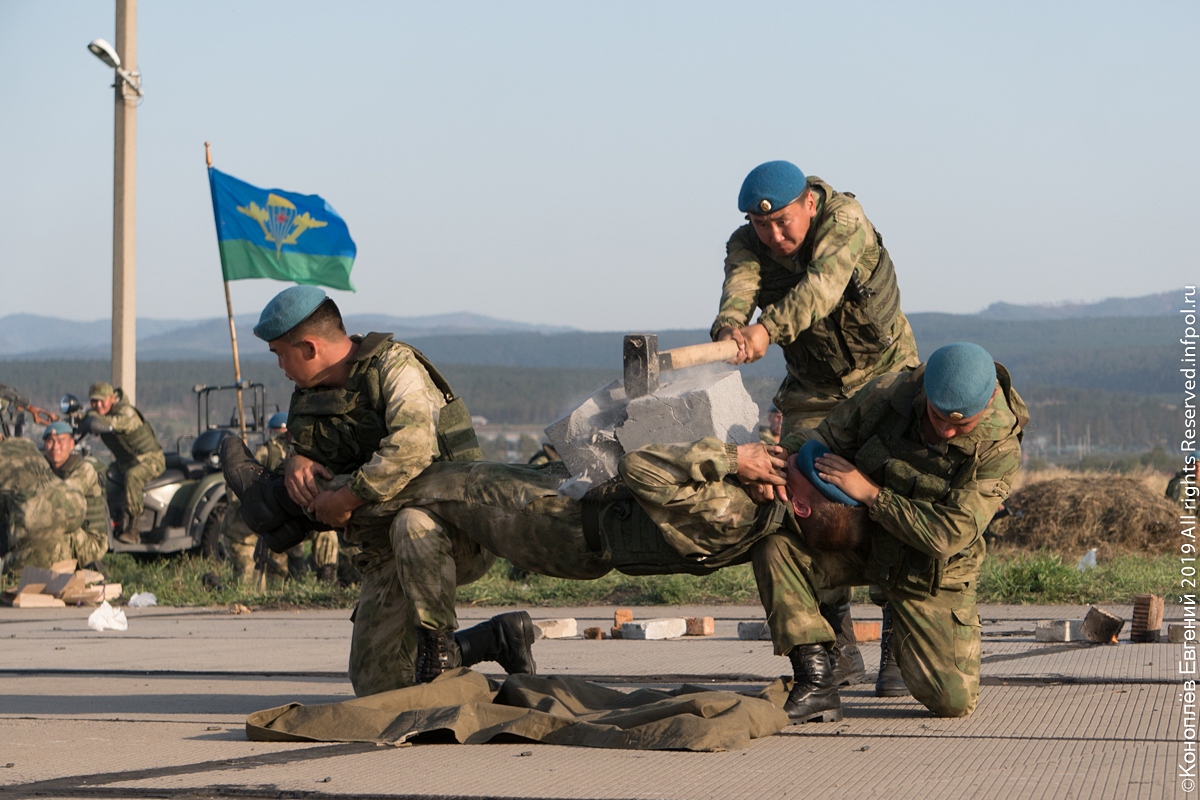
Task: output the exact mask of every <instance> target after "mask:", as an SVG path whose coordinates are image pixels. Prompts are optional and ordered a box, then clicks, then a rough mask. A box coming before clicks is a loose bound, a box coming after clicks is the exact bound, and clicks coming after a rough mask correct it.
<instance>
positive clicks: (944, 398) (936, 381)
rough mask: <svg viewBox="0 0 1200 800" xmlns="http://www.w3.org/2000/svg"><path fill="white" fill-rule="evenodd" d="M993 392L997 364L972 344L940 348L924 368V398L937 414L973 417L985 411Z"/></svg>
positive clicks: (950, 345)
mask: <svg viewBox="0 0 1200 800" xmlns="http://www.w3.org/2000/svg"><path fill="white" fill-rule="evenodd" d="M995 389H996V362H995V361H993V360H992V357H991V355H990V354H988V351H987V350H984V349H983V348H982V347H980V346H979V345H977V344H973V343H971V342H955V343H954V344H948V345H946V346H945V347H939V348H938V349H937V350H935V351H934V352H933V355H931V356H930V357H929V362H928V363H927V364H926V365H925V396H926V397H927V398H929V402H931V403H933V407H934V408H936V409H937V410H938V411H940V412H942V413H943V414H946V415H947V416H950V415H952V414H962V415H963V416H964V417H972V416H974V415H976V414H978V413H979V412H980V411H983V410H984V409H985V408H987V404H988V402H989V401H990V400H991V399H992V392H994V391H995Z"/></svg>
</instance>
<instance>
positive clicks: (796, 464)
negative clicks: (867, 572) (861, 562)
mask: <svg viewBox="0 0 1200 800" xmlns="http://www.w3.org/2000/svg"><path fill="white" fill-rule="evenodd" d="M828 452H830V451H829V448H827V447H826V446H825V445H823V444H821V443H820V442H819V441H817V440H815V439H813V440H810V441H808V442H806V443H805V444H804V446H803V447H801V448H800V451H799V452H798V453H796V455H794V456H792V457H791V458H789V459H788V462H787V474H786V479H787V490H788V500H789V502H790V503H791V505H792V511H793V512H794V513H795V514H796V520H797V522H799V523H800V530H801V531H803V532H804V538H805V540H806V541H807V542H808V544H809V546H811V547H813V548H815V549H817V550H825V551H834V550H861V549H863V548H866V547H868V546H869V544H870V538H871V535H870V530H869V527H870V525H871V522H870V520H869V519H868V517H867V508H866V506H864V505H863V504H862V503H859V502H858V501H857V500H855V499H854V498H852V497H850V496H849V495H847V494H846V493H845V492H843V491H842V490H841V489H839V488H837V487H836V486H834V485H833V484H831V483H828V482H826V481H824V480H822V478H821V476H820V475H819V474H817V469H816V467H815V466H814V464H813V462H814V461H815V460H816V459H818V458H820V457H821V456H823V455H825V454H826V453H828Z"/></svg>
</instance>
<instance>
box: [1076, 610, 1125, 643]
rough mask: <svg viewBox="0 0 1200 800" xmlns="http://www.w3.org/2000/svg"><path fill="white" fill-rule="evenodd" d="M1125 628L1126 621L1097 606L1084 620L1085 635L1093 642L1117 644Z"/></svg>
mask: <svg viewBox="0 0 1200 800" xmlns="http://www.w3.org/2000/svg"><path fill="white" fill-rule="evenodd" d="M1124 627H1125V620H1123V619H1121V618H1120V617H1118V616H1116V615H1115V614H1110V613H1108V612H1107V611H1105V610H1104V609H1102V608H1097V607H1096V606H1092V607H1091V609H1090V610H1089V611H1088V613H1087V616H1086V617H1084V618H1083V635H1084V636H1086V637H1087V638H1088V639H1090V640H1091V641H1093V642H1101V643H1103V644H1109V643H1112V642H1115V641H1117V635H1118V634H1120V633H1121V629H1122V628H1124Z"/></svg>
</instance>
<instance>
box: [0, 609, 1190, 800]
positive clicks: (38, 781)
mask: <svg viewBox="0 0 1200 800" xmlns="http://www.w3.org/2000/svg"><path fill="white" fill-rule="evenodd" d="M1106 608H1108V609H1109V610H1112V611H1114V612H1115V613H1118V614H1120V615H1123V616H1125V617H1126V618H1127V619H1128V618H1129V616H1130V609H1129V608H1128V607H1125V608H1121V607H1111V606H1106ZM612 611H613V608H611V607H588V608H582V609H535V610H534V611H533V615H534V617H535V618H551V617H560V616H575V617H576V618H577V619H578V620H579V623H580V630H582V629H583V628H584V627H587V626H589V625H599V626H603V627H605V628H607V627H608V626H609V625H611V621H612ZM87 613H88V610H86V609H37V610H33V609H31V610H19V609H0V681H3V687H4V688H3V690H0V797H33V796H37V797H73V798H82V797H96V798H101V797H106V798H107V797H224V796H238V797H280V796H287V797H311V798H324V797H349V796H354V797H414V798H416V797H420V798H433V797H438V798H449V797H463V798H476V797H480V798H481V797H529V798H542V797H545V798H660V797H661V798H695V797H711V798H740V797H746V798H750V797H753V798H763V797H797V798H799V797H813V796H820V797H822V798H839V797H847V798H851V797H854V798H857V797H872V796H880V795H887V796H888V797H892V798H907V797H912V798H935V797H955V798H962V797H996V798H1043V797H1045V798H1062V797H1080V798H1103V797H1114V798H1115V797H1121V798H1126V797H1131V798H1161V797H1174V796H1180V797H1184V796H1188V795H1187V794H1185V793H1184V792H1183V791H1182V789H1181V783H1180V779H1179V778H1178V777H1176V772H1177V768H1176V765H1177V764H1178V763H1181V762H1182V759H1183V756H1184V752H1183V746H1182V744H1180V743H1179V741H1178V740H1179V739H1180V737H1181V735H1182V732H1183V726H1182V712H1183V706H1182V701H1181V700H1180V695H1181V690H1182V684H1181V682H1180V679H1179V678H1178V677H1177V675H1176V663H1175V662H1176V661H1177V660H1178V658H1179V656H1180V653H1181V646H1180V645H1168V644H1154V645H1134V644H1130V643H1129V642H1128V641H1127V639H1123V640H1122V643H1121V644H1119V645H1116V646H1111V645H1110V646H1100V645H1096V646H1090V645H1079V644H1041V643H1035V642H1034V641H1033V625H1034V621H1036V620H1038V619H1049V618H1072V617H1075V618H1078V617H1082V616H1083V615H1084V613H1086V607H1044V606H1043V607H1031V606H985V607H983V608H981V614H982V616H983V618H984V623H985V624H984V646H983V650H984V658H983V661H984V663H983V683H984V687H983V689H982V691H981V697H980V702H979V708H978V710H977V711H976V712H975V714H973V715H972V716H971V717H970V718H968V719H966V720H943V719H937V718H934V717H932V716H930V715H929V714H928V712H926V711H925V710H924V708H923V707H921V706H920V705H919V704H918V703H916V702H915V701H913V700H912V699H911V698H895V699H879V698H875V697H874V696H873V695H872V692H871V691H870V689H871V687H870V686H869V685H865V686H860V687H854V688H852V689H849V690H844V691H843V695H842V696H843V704H844V706H845V713H846V719H845V720H844V721H843V722H842V723H840V724H837V725H833V724H830V725H816V724H813V725H806V726H799V727H790V728H787V729H785V730H784V731H783V732H782V733H781V734H779V735H777V736H775V737H772V738H770V739H767V740H763V741H761V742H759V743H757V744H755V745H753V746H752V747H750V748H748V749H746V750H743V751H737V752H731V753H673V752H647V751H636V752H631V751H613V750H597V749H590V748H565V747H555V746H549V745H533V744H523V743H515V744H490V745H476V746H463V745H428V744H426V745H416V746H408V747H400V748H390V747H375V746H371V745H358V744H336V745H327V744H309V745H304V744H301V745H296V744H275V743H262V742H249V741H247V740H246V738H245V733H244V729H243V725H244V722H245V717H246V715H247V714H249V713H250V712H252V711H256V710H259V709H262V708H268V707H272V706H277V705H281V704H283V703H286V702H291V701H295V702H301V703H321V702H335V701H338V700H342V699H346V698H348V697H350V696H352V692H351V690H350V686H349V682H348V681H347V680H346V678H345V664H346V657H347V653H348V649H349V633H350V623H349V622H348V619H347V618H348V612H346V611H305V612H288V611H266V612H256V613H252V614H248V615H237V616H234V615H230V614H229V613H228V612H226V611H225V610H224V609H208V610H196V609H169V608H158V609H135V610H132V611H130V612H128V613H129V616H130V624H129V630H128V631H127V632H124V633H114V632H111V631H110V632H105V633H95V632H93V631H90V630H88V629H87V627H86V617H87ZM492 613H494V611H493V610H490V609H478V608H465V609H462V610H461V618H462V622H463V624H464V625H465V624H470V623H471V622H473V621H477V620H479V619H483V618H486V617H487V616H490V615H491V614H492ZM854 613H855V617H856V618H858V619H872V618H878V616H879V614H878V609H875V608H874V607H871V606H856V607H855V612H854ZM635 614H636V615H637V617H638V618H639V619H646V618H650V617H654V616H665V615H672V616H675V615H686V616H700V615H709V616H713V617H716V618H717V620H718V622H717V635H716V636H714V637H707V638H703V639H691V638H689V639H681V640H674V641H649V642H646V641H587V640H582V639H574V640H543V641H540V642H538V644H537V645H536V648H535V653H536V655H537V658H538V663H539V671H540V672H542V673H544V674H568V675H575V676H584V677H591V678H593V679H595V680H598V681H601V682H604V683H606V684H609V685H613V686H618V687H620V686H642V685H661V684H670V683H676V684H677V683H681V682H685V681H686V682H691V683H700V682H703V683H707V684H710V685H713V686H718V687H720V688H731V689H735V690H747V689H753V688H757V687H760V686H761V685H762V684H764V683H765V682H767V681H768V680H771V679H773V678H775V677H777V676H779V675H781V674H784V673H786V672H788V671H789V665H788V662H787V660H786V659H783V658H779V657H777V656H775V655H774V654H773V653H772V651H771V645H770V642H765V641H762V642H748V641H740V640H738V639H737V638H736V625H737V622H738V621H739V620H747V619H761V618H762V610H761V608H759V607H734V606H718V607H708V608H686V609H681V608H673V609H661V608H660V609H652V608H638V609H635ZM1179 615H1180V611H1179V609H1178V608H1174V607H1168V609H1167V616H1168V618H1177V617H1178V616H1179ZM863 650H864V656H865V657H866V659H867V661H868V664H869V665H873V664H875V663H877V661H878V654H879V650H878V646H877V645H873V644H867V645H864V646H863ZM481 667H482V668H483V669H482V671H483V672H485V673H488V674H493V675H498V674H499V672H500V671H499V669H498V667H496V665H481ZM10 763H11V764H12V766H11V767H5V765H6V764H10ZM1193 794H1194V793H1193Z"/></svg>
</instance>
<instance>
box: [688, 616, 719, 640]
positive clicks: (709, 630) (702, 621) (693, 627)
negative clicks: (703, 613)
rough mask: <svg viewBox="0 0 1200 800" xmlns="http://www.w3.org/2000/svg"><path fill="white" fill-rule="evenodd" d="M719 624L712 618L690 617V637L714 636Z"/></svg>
mask: <svg viewBox="0 0 1200 800" xmlns="http://www.w3.org/2000/svg"><path fill="white" fill-rule="evenodd" d="M716 630H717V623H716V622H715V621H714V620H713V618H712V617H688V618H687V635H688V636H712V635H713V634H714V633H716Z"/></svg>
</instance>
